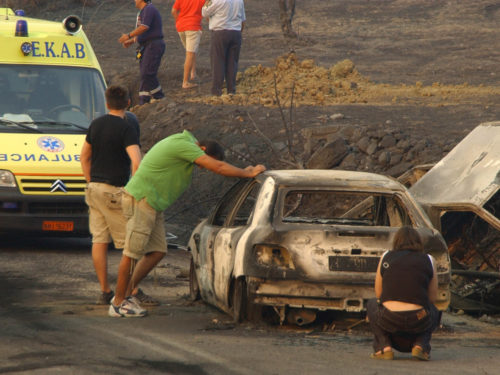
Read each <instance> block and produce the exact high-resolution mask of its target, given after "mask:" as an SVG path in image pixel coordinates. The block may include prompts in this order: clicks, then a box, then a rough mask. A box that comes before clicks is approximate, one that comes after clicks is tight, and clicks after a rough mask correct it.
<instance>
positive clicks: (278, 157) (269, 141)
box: [247, 112, 298, 168]
mask: <svg viewBox="0 0 500 375" xmlns="http://www.w3.org/2000/svg"><path fill="white" fill-rule="evenodd" d="M247 116H248V118H249V119H250V121H251V122H252V124H253V126H254V127H255V130H256V131H257V133H258V134H259V135H260V136H261V137H262V139H263V140H264V142H265V143H266V144H267V145H268V147H269V148H270V149H271V152H272V153H273V154H274V156H275V157H276V159H277V160H279V161H281V162H282V163H284V164H287V165H289V166H291V167H294V168H297V167H298V164H297V163H292V162H290V161H288V160H285V159H283V158H281V157H280V154H279V152H278V150H276V147H274V145H273V142H272V141H271V140H270V139H269V138H268V137H267V136H266V135H265V134H264V133H263V132H262V130H260V129H259V127H258V126H257V124H256V123H255V121H254V119H253V118H252V116H251V115H250V113H249V112H247Z"/></svg>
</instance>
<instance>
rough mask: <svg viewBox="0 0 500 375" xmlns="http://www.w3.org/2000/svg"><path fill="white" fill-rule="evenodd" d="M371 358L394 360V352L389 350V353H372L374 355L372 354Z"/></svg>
mask: <svg viewBox="0 0 500 375" xmlns="http://www.w3.org/2000/svg"><path fill="white" fill-rule="evenodd" d="M370 358H372V359H386V360H393V359H394V352H393V351H392V350H389V351H387V352H384V351H381V352H378V353H372V354H370Z"/></svg>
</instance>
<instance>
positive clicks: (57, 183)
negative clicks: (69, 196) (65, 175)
mask: <svg viewBox="0 0 500 375" xmlns="http://www.w3.org/2000/svg"><path fill="white" fill-rule="evenodd" d="M58 190H60V191H62V192H63V193H67V192H68V190H67V189H66V185H64V182H62V181H61V180H57V181H54V183H53V184H52V185H51V187H50V192H51V193H54V192H56V191H58Z"/></svg>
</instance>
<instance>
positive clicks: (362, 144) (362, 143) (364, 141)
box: [356, 137, 370, 154]
mask: <svg viewBox="0 0 500 375" xmlns="http://www.w3.org/2000/svg"><path fill="white" fill-rule="evenodd" d="M369 145H370V138H369V137H363V138H361V139H360V140H359V141H358V142H357V143H356V146H358V148H359V149H360V150H361V151H363V152H364V153H365V154H367V153H368V152H367V150H368V146H369Z"/></svg>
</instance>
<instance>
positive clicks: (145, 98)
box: [118, 0, 165, 104]
mask: <svg viewBox="0 0 500 375" xmlns="http://www.w3.org/2000/svg"><path fill="white" fill-rule="evenodd" d="M135 7H136V8H137V9H139V14H138V15H137V22H136V28H135V29H134V30H132V31H131V32H130V33H128V34H122V36H121V37H120V39H118V41H119V42H120V43H121V44H122V45H123V46H124V47H125V48H128V47H130V46H131V45H132V44H133V43H135V42H137V43H139V48H138V50H137V58H138V59H139V66H140V71H141V85H140V87H139V103H140V104H144V103H149V102H151V101H155V100H159V99H162V98H164V97H165V95H164V94H163V91H162V88H161V85H160V82H159V81H158V76H157V75H158V68H159V67H160V62H161V58H162V56H163V54H164V53H165V42H164V41H163V28H162V20H161V15H160V12H159V11H158V10H157V9H156V8H155V7H154V6H153V4H151V0H135Z"/></svg>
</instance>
